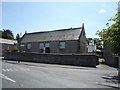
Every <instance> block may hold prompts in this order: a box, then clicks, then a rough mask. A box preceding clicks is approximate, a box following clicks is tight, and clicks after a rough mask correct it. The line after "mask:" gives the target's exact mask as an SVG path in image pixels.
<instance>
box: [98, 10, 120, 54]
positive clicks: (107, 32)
mask: <svg viewBox="0 0 120 90" xmlns="http://www.w3.org/2000/svg"><path fill="white" fill-rule="evenodd" d="M108 21H112V22H114V23H113V24H112V25H110V26H109V23H107V24H106V25H107V26H108V27H107V29H103V30H102V31H98V32H97V34H98V35H99V36H100V37H101V40H103V41H105V42H108V43H110V44H111V47H112V51H113V53H114V54H117V55H119V56H120V12H119V11H118V12H117V14H116V15H115V16H114V17H112V18H111V19H109V20H108Z"/></svg>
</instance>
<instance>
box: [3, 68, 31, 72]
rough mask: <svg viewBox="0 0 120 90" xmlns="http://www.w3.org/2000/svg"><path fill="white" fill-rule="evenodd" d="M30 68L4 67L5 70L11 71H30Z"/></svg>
mask: <svg viewBox="0 0 120 90" xmlns="http://www.w3.org/2000/svg"><path fill="white" fill-rule="evenodd" d="M29 70H30V69H28V68H19V69H2V71H4V72H10V71H29Z"/></svg>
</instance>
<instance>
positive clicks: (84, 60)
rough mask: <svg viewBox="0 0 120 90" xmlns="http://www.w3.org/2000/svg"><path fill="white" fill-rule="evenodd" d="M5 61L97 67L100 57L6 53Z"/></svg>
mask: <svg viewBox="0 0 120 90" xmlns="http://www.w3.org/2000/svg"><path fill="white" fill-rule="evenodd" d="M4 59H5V60H15V61H25V62H39V63H51V64H63V65H76V66H87V67H96V65H98V56H96V55H80V54H40V53H5V55H4Z"/></svg>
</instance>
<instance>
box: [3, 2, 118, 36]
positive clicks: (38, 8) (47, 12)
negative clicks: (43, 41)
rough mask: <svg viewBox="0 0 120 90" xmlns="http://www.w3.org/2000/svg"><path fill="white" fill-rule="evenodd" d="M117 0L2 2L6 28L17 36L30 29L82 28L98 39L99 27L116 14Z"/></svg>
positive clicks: (33, 30)
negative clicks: (114, 0)
mask: <svg viewBox="0 0 120 90" xmlns="http://www.w3.org/2000/svg"><path fill="white" fill-rule="evenodd" d="M117 8H118V6H117V4H116V2H2V28H1V29H10V30H12V32H13V34H14V36H16V34H17V33H19V34H20V33H22V35H23V34H24V33H25V31H27V33H30V32H40V31H51V30H58V29H66V28H71V27H72V28H75V27H81V26H82V24H83V23H84V27H85V32H86V36H87V38H90V37H91V38H96V37H98V36H97V35H95V34H96V32H97V30H102V29H105V28H107V27H106V25H105V24H106V23H107V22H108V20H109V19H110V18H111V17H113V16H114V15H115V13H116V12H117V10H116V9H117Z"/></svg>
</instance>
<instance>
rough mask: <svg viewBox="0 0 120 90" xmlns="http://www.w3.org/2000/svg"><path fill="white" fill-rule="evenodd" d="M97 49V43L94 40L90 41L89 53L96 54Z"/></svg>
mask: <svg viewBox="0 0 120 90" xmlns="http://www.w3.org/2000/svg"><path fill="white" fill-rule="evenodd" d="M96 49H97V47H96V43H95V41H94V40H89V43H88V52H95V51H96Z"/></svg>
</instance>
